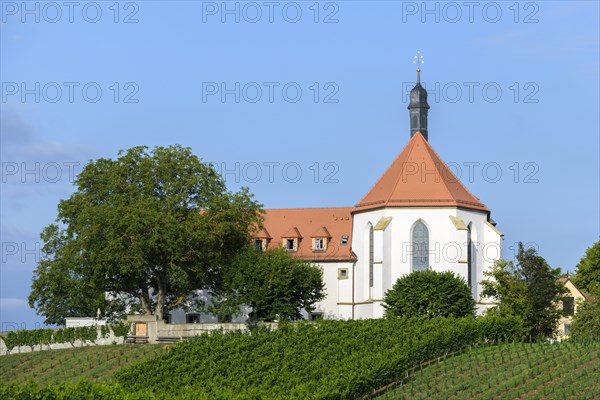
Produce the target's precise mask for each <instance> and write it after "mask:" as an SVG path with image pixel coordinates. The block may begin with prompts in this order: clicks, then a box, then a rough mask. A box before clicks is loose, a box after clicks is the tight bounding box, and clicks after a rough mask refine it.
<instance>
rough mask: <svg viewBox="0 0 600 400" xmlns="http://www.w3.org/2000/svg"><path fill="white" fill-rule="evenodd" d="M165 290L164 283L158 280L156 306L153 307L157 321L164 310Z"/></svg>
mask: <svg viewBox="0 0 600 400" xmlns="http://www.w3.org/2000/svg"><path fill="white" fill-rule="evenodd" d="M166 291H167V288H166V285H165V284H164V283H163V282H162V281H160V282H158V293H157V294H156V307H155V308H154V314H156V319H157V320H159V321H162V319H163V315H164V311H165V298H166Z"/></svg>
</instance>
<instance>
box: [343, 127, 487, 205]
mask: <svg viewBox="0 0 600 400" xmlns="http://www.w3.org/2000/svg"><path fill="white" fill-rule="evenodd" d="M442 206H456V207H463V208H469V209H475V210H481V211H486V212H488V213H489V209H488V208H487V207H486V206H485V205H483V203H481V202H480V201H479V199H478V198H477V197H475V196H473V194H471V192H469V190H468V189H467V188H466V187H465V186H464V185H463V184H462V183H461V182H460V180H459V179H458V178H457V177H456V175H454V173H452V171H451V170H450V168H448V166H447V165H446V164H445V163H444V162H443V161H442V159H441V158H440V157H439V156H438V155H437V153H436V152H435V151H434V150H433V148H431V145H430V144H429V142H427V140H425V138H424V137H423V135H421V133H420V132H417V133H416V134H415V135H414V136H413V137H412V138H411V139H410V141H409V142H408V144H407V145H406V147H404V149H403V150H402V152H400V154H399V155H398V157H397V158H396V159H395V160H394V162H393V163H392V165H390V167H389V168H388V169H387V171H385V173H384V174H383V175H382V176H381V178H379V180H378V181H377V182H376V183H375V185H374V186H373V187H372V188H371V190H370V191H369V192H368V193H367V195H366V196H365V197H363V199H362V200H361V201H360V202H359V203H358V204H357V205H356V206H355V207H354V209H353V210H352V212H353V213H355V212H361V211H367V210H373V209H377V208H382V207H442Z"/></svg>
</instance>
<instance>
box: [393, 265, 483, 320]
mask: <svg viewBox="0 0 600 400" xmlns="http://www.w3.org/2000/svg"><path fill="white" fill-rule="evenodd" d="M384 301H385V303H384V305H383V307H384V308H385V315H386V317H388V318H389V317H418V316H428V317H430V318H432V317H466V316H474V315H475V300H473V297H472V296H471V289H469V286H468V285H467V283H466V282H465V281H464V279H462V278H460V277H458V276H456V275H454V273H452V272H436V271H431V270H425V271H416V272H413V273H412V274H410V275H404V276H403V277H401V278H400V279H398V280H397V281H396V283H395V284H394V286H393V287H392V289H390V290H388V291H387V292H386V293H385V297H384Z"/></svg>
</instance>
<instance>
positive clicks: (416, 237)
mask: <svg viewBox="0 0 600 400" xmlns="http://www.w3.org/2000/svg"><path fill="white" fill-rule="evenodd" d="M412 249H413V271H425V270H427V269H429V230H428V229H427V227H426V226H425V224H424V223H423V222H422V221H418V222H417V223H416V224H415V226H414V228H413V233H412Z"/></svg>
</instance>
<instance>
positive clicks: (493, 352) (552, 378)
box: [377, 341, 600, 400]
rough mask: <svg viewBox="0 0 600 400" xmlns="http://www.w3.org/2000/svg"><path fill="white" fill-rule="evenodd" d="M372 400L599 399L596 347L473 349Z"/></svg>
mask: <svg viewBox="0 0 600 400" xmlns="http://www.w3.org/2000/svg"><path fill="white" fill-rule="evenodd" d="M377 398H378V399H381V400H385V399H411V400H412V399H432V398H444V399H491V398H506V399H524V398H526V399H538V398H539V399H574V400H575V399H576V400H583V399H599V398H600V342H598V341H596V342H591V343H576V342H575V343H573V342H564V343H555V344H548V343H539V344H523V343H517V344H509V345H501V346H494V347H488V348H479V349H475V350H473V351H470V352H468V353H465V354H461V355H458V356H455V357H450V358H448V359H446V360H444V361H442V362H441V363H439V364H438V363H437V362H435V363H433V365H430V366H427V367H424V368H423V369H422V370H421V369H418V370H416V371H415V372H414V373H413V374H412V375H411V377H410V378H409V379H408V380H407V381H406V383H405V384H404V385H403V386H400V387H397V388H395V389H392V390H389V391H388V392H386V393H384V394H383V395H381V396H380V397H377Z"/></svg>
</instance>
